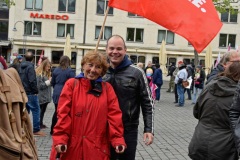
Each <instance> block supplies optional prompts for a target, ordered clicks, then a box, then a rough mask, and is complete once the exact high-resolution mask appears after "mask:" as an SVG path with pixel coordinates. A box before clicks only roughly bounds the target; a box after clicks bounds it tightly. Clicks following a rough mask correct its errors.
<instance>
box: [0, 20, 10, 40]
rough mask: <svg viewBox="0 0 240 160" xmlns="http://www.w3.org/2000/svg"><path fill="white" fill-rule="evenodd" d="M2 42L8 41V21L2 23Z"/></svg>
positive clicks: (0, 24)
mask: <svg viewBox="0 0 240 160" xmlns="http://www.w3.org/2000/svg"><path fill="white" fill-rule="evenodd" d="M0 40H8V21H0Z"/></svg>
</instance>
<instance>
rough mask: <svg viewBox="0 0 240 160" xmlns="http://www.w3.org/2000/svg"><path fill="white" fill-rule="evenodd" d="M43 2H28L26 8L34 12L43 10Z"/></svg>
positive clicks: (30, 0)
mask: <svg viewBox="0 0 240 160" xmlns="http://www.w3.org/2000/svg"><path fill="white" fill-rule="evenodd" d="M42 6H43V0H26V1H25V8H26V9H34V10H42Z"/></svg>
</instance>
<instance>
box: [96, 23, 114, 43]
mask: <svg viewBox="0 0 240 160" xmlns="http://www.w3.org/2000/svg"><path fill="white" fill-rule="evenodd" d="M100 31H101V26H96V28H95V39H98V36H99V34H100ZM102 35H103V36H102V37H101V40H107V39H108V38H109V37H111V36H112V27H109V26H105V27H104V30H103V33H102Z"/></svg>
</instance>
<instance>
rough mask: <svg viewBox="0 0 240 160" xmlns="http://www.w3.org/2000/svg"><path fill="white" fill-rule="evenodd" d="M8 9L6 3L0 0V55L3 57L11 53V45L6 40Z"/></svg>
mask: <svg viewBox="0 0 240 160" xmlns="http://www.w3.org/2000/svg"><path fill="white" fill-rule="evenodd" d="M8 20H9V10H8V6H7V5H6V3H4V2H3V0H0V55H2V56H3V57H4V58H5V59H7V56H9V55H10V54H11V48H12V45H11V43H10V41H9V40H8Z"/></svg>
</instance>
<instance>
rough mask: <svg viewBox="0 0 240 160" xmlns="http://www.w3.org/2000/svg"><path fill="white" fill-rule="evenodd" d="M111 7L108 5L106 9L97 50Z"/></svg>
mask: <svg viewBox="0 0 240 160" xmlns="http://www.w3.org/2000/svg"><path fill="white" fill-rule="evenodd" d="M109 8H110V7H109V6H108V7H107V9H106V11H105V16H104V21H103V24H102V27H101V30H100V33H99V36H98V41H97V44H96V48H95V52H97V50H98V46H99V43H100V39H101V37H102V33H103V28H104V26H105V23H106V19H107V15H108V11H109Z"/></svg>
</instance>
